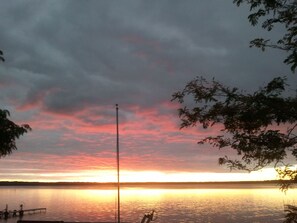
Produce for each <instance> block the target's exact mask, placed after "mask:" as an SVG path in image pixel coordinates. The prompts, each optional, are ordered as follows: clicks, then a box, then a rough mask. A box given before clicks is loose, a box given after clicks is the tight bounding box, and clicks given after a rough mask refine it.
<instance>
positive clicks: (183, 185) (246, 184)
mask: <svg viewBox="0 0 297 223" xmlns="http://www.w3.org/2000/svg"><path fill="white" fill-rule="evenodd" d="M280 183H283V181H280V180H268V181H228V182H121V183H120V186H121V188H156V189H157V188H158V189H195V188H205V189H207V188H253V187H255V188H259V187H279V186H280ZM1 186H22V187H25V186H28V187H35V186H36V187H80V188H99V189H101V188H102V189H108V188H109V189H115V188H116V187H117V183H116V182H106V183H104V182H103V183H101V182H26V181H0V187H1Z"/></svg>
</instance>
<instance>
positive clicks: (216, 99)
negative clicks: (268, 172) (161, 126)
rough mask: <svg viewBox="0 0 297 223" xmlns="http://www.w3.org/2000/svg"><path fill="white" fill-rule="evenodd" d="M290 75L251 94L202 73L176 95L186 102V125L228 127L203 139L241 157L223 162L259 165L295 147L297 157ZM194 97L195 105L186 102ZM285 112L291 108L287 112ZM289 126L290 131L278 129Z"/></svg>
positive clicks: (296, 107)
mask: <svg viewBox="0 0 297 223" xmlns="http://www.w3.org/2000/svg"><path fill="white" fill-rule="evenodd" d="M286 87H287V85H286V79H285V78H280V77H279V78H275V79H273V80H272V81H271V82H270V83H268V84H267V86H265V87H264V88H262V89H259V90H258V91H255V92H254V93H253V94H248V93H244V92H241V91H239V90H238V89H237V88H229V87H226V86H224V85H223V84H221V83H219V82H217V81H215V80H214V79H213V80H212V81H211V82H209V81H207V80H206V79H204V78H203V77H197V78H196V79H195V80H193V81H191V82H189V83H188V84H187V85H186V87H185V88H184V89H183V90H182V91H179V92H176V93H174V94H173V97H172V100H176V101H178V102H179V103H180V104H181V108H180V109H179V110H178V111H179V117H180V119H181V128H185V127H190V126H195V125H196V124H197V123H200V124H202V126H203V128H209V127H212V126H214V125H218V126H223V127H222V129H221V131H220V132H221V134H219V135H217V136H209V137H206V138H204V139H202V140H200V141H199V142H198V143H201V144H203V143H210V144H211V145H213V146H215V147H218V148H220V149H221V148H225V147H228V148H230V147H231V148H232V149H234V150H236V152H237V154H238V155H239V156H241V160H232V159H229V158H228V157H227V156H225V157H221V158H219V164H225V165H227V166H228V167H229V168H230V169H233V168H236V169H241V170H248V171H252V170H258V169H261V168H263V167H265V166H268V165H270V164H274V165H277V164H278V163H280V162H281V161H282V160H283V159H284V158H285V157H286V155H287V152H288V151H290V152H291V153H292V155H293V156H295V157H296V158H297V137H296V135H294V134H293V132H294V130H295V127H296V121H297V97H284V96H283V95H284V93H285V91H286ZM189 98H190V101H191V102H192V101H194V102H195V104H192V106H190V105H187V103H186V102H185V101H189V100H188V99H189ZM284 111H285V112H284ZM276 125H286V127H287V129H286V130H283V131H281V130H275V128H274V127H275V126H276Z"/></svg>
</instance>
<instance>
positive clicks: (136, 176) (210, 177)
mask: <svg viewBox="0 0 297 223" xmlns="http://www.w3.org/2000/svg"><path fill="white" fill-rule="evenodd" d="M33 176H34V178H33ZM275 179H277V174H276V172H275V170H274V169H273V168H267V169H263V170H261V171H257V172H251V173H232V172H228V173H206V172H204V173H199V172H196V173H193V172H161V171H126V170H122V171H120V181H121V182H226V181H263V180H275ZM2 180H3V181H5V180H7V181H39V182H100V183H106V182H116V181H117V175H116V172H115V170H101V171H80V172H73V173H72V172H59V173H40V174H31V175H30V174H20V175H15V178H7V179H5V177H3V178H2Z"/></svg>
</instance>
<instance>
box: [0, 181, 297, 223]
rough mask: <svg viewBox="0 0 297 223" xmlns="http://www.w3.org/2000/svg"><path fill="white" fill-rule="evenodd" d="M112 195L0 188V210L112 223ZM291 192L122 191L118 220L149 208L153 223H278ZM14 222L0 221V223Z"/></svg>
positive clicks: (139, 215) (39, 217)
mask: <svg viewBox="0 0 297 223" xmlns="http://www.w3.org/2000/svg"><path fill="white" fill-rule="evenodd" d="M116 195H117V191H116V190H115V189H111V188H82V187H61V186H60V187H58V186H54V187H46V186H42V187H40V186H39V187H37V186H27V187H20V186H2V187H0V210H2V209H4V208H5V205H6V204H8V209H9V210H13V209H17V210H18V209H19V205H20V204H23V205H24V209H31V208H41V207H46V208H47V211H46V212H43V213H36V214H25V215H24V217H23V219H24V220H29V219H31V220H59V221H84V222H88V221H89V222H96V221H97V222H98V221H115V216H116V207H117V204H116ZM296 195H297V193H296V191H295V190H289V192H287V193H286V194H284V193H283V192H281V191H280V190H279V189H278V187H277V186H267V185H266V186H261V185H258V186H254V185H253V186H249V185H241V186H240V187H238V185H237V186H236V187H232V186H231V187H230V185H229V186H228V187H225V186H222V185H220V186H218V187H215V186H211V188H208V186H207V185H204V186H203V187H187V188H170V189H166V188H162V189H158V188H123V189H121V219H122V221H125V222H140V221H141V219H142V217H143V215H144V214H145V213H147V212H149V211H151V210H152V209H154V210H156V211H157V219H156V220H155V221H154V222H156V223H158V222H160V223H161V222H162V223H163V222H171V223H172V222H173V223H174V222H189V223H190V222H201V223H202V222H203V223H205V222H208V223H215V222H217V223H225V222H226V223H227V222H228V223H235V222H236V223H238V222H240V223H244V222H247V223H250V222H254V223H256V222H259V223H260V222H263V223H264V222H265V223H267V222H270V223H274V222H282V221H283V219H284V204H287V203H290V204H295V203H294V198H297V197H296ZM17 220H18V218H17V217H16V218H9V219H8V220H4V219H0V223H2V222H3V223H4V222H7V223H12V222H14V223H15V222H16V221H17Z"/></svg>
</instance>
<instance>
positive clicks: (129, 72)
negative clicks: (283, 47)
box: [0, 0, 297, 182]
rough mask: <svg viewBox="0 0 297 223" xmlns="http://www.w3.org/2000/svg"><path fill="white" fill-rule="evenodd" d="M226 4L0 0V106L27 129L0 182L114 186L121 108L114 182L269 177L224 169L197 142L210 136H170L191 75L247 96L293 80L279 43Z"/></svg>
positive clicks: (2, 166) (1, 162)
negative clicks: (266, 41)
mask: <svg viewBox="0 0 297 223" xmlns="http://www.w3.org/2000/svg"><path fill="white" fill-rule="evenodd" d="M232 2H233V1H232V0H228V1H219V0H207V1H205V0H183V1H179V0H161V1H158V0H150V1H141V0H134V1H132V0H131V1H130V0H122V1H95V0H89V1H78V0H74V1H70V0H63V1H59V0H44V1H39V0H10V1H5V0H0V15H1V19H0V30H1V31H0V49H1V50H2V51H3V52H4V57H5V59H6V61H5V63H1V64H0V105H1V108H2V109H8V110H9V111H10V112H11V119H12V120H13V121H15V122H17V123H18V124H23V123H27V124H29V125H30V126H31V127H32V129H33V131H32V132H30V133H28V134H26V135H24V136H23V137H21V138H20V140H18V141H17V145H18V150H17V151H15V152H14V153H13V154H12V155H10V156H8V157H4V158H1V159H0V180H26V181H103V182H106V181H115V180H116V177H115V176H116V175H115V170H116V155H115V151H116V126H115V114H116V110H115V104H119V122H120V160H121V161H120V167H121V180H122V181H222V180H251V179H258V180H263V179H272V178H273V177H274V176H275V173H274V172H273V171H271V170H269V169H268V170H264V171H262V172H260V173H252V174H246V173H241V172H231V173H230V172H229V170H228V169H227V168H226V167H223V166H219V165H218V162H217V160H218V158H219V157H220V156H223V155H225V154H232V152H231V151H230V150H221V151H218V150H217V149H216V148H213V147H211V146H210V145H203V146H202V145H197V141H198V140H199V139H202V138H203V137H206V136H210V135H213V134H216V133H217V132H218V129H217V128H213V129H208V130H203V129H202V127H201V126H197V127H195V128H189V129H182V130H180V129H179V124H180V121H179V118H178V115H177V109H178V106H179V105H178V104H177V103H176V102H171V95H172V94H173V93H174V92H175V91H178V90H182V89H183V87H184V86H185V84H186V83H187V82H189V81H190V80H192V79H194V78H195V77H196V76H201V75H202V76H204V77H205V78H208V79H211V78H213V77H214V78H215V79H217V80H219V81H222V82H223V83H224V84H226V85H229V86H236V87H239V88H241V89H244V90H246V91H252V90H256V89H258V88H259V87H260V86H263V85H265V84H266V83H268V82H269V81H270V80H271V79H272V78H273V77H276V76H287V77H288V83H296V78H297V77H296V74H292V73H291V72H290V69H289V67H288V66H285V65H284V64H283V63H282V61H283V60H284V58H285V54H283V53H282V52H280V51H277V50H267V51H265V52H264V53H263V52H261V51H260V50H258V49H255V48H249V41H250V40H252V39H253V38H255V37H259V36H264V37H267V36H269V38H272V39H273V38H274V37H278V36H280V35H281V30H279V29H276V30H274V31H272V32H270V33H266V32H265V31H263V30H262V29H261V27H252V26H250V24H249V22H248V19H247V16H248V14H249V9H248V7H244V6H242V7H240V8H238V7H237V6H236V5H234V4H233V3H232Z"/></svg>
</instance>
